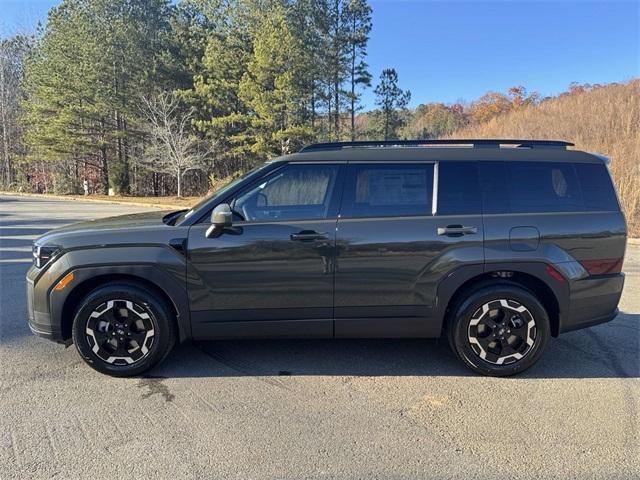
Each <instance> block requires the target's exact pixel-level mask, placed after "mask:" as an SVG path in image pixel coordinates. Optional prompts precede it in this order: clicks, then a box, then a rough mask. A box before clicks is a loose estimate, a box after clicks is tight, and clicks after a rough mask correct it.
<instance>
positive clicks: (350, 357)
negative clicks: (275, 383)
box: [151, 313, 640, 379]
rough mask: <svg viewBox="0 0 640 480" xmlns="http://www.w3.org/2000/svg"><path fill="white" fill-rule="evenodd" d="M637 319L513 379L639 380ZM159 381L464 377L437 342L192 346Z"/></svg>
mask: <svg viewBox="0 0 640 480" xmlns="http://www.w3.org/2000/svg"><path fill="white" fill-rule="evenodd" d="M639 325H640V315H638V314H626V313H621V314H620V315H619V316H618V317H617V318H616V319H615V320H614V321H612V322H611V323H609V324H605V325H601V326H597V327H592V328H590V329H586V330H581V331H576V332H571V333H567V334H564V335H562V336H560V337H559V338H555V339H551V341H550V342H549V345H548V347H547V349H546V351H545V352H544V354H543V356H542V358H541V359H540V360H539V362H538V363H537V364H536V365H534V366H533V367H532V368H531V369H529V370H528V371H526V372H524V373H522V374H521V375H519V376H518V377H517V378H531V379H536V378H538V379H545V378H637V377H640V328H639ZM151 374H152V375H154V376H161V377H174V378H176V377H237V376H278V375H287V376H289V375H293V376H305V375H324V376H374V377H375V376H468V375H475V374H474V373H473V372H471V371H470V370H468V369H467V368H466V367H465V366H464V365H462V363H461V362H460V361H459V360H458V359H457V358H456V357H455V356H454V355H453V353H452V352H451V350H450V349H449V345H448V343H447V341H446V339H444V338H440V339H432V340H431V339H408V340H405V339H391V340H244V341H218V342H195V343H191V344H186V345H183V346H181V347H179V348H178V349H176V351H175V352H174V353H173V354H172V355H171V356H170V357H169V358H168V359H167V361H166V362H165V363H164V364H162V365H161V366H159V367H157V368H155V369H154V370H153V371H152V372H151Z"/></svg>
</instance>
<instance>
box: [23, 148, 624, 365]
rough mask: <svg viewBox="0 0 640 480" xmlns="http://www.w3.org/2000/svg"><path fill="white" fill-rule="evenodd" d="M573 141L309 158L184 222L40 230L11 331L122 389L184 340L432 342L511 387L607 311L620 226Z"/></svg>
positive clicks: (151, 218) (601, 179) (139, 219)
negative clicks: (49, 345) (564, 337)
mask: <svg viewBox="0 0 640 480" xmlns="http://www.w3.org/2000/svg"><path fill="white" fill-rule="evenodd" d="M571 145H572V144H570V143H567V142H558V141H531V140H444V141H426V140H425V141H415V142H413V141H412V142H401V141H398V142H351V143H329V144H317V145H311V146H309V147H306V148H305V149H303V150H302V151H301V152H300V153H297V154H294V155H288V156H285V157H281V158H277V159H275V160H273V161H270V162H268V163H266V164H264V165H262V166H260V167H259V168H257V169H255V170H253V171H251V172H249V173H247V174H246V175H245V176H243V177H242V178H240V179H238V180H236V181H234V182H233V183H231V184H230V185H228V186H226V187H225V188H223V189H222V190H220V191H218V192H216V193H215V194H214V195H212V196H211V197H209V198H206V199H204V200H203V201H202V202H200V203H199V204H198V205H196V206H195V207H193V208H192V209H191V210H189V211H179V212H171V213H166V212H164V213H156V212H153V213H146V214H140V215H127V216H122V217H115V218H108V219H103V220H96V221H91V222H85V223H80V224H76V225H72V226H69V227H64V228H61V229H57V230H53V231H51V232H49V233H47V234H46V235H44V236H42V237H40V238H39V239H38V240H36V242H35V244H34V250H33V252H34V266H33V267H32V268H31V269H30V270H29V272H28V275H27V280H28V282H27V285H28V303H29V325H30V327H31V329H32V330H33V332H34V333H36V334H37V335H41V336H44V337H47V338H50V339H52V340H55V341H58V342H63V343H70V342H73V343H75V345H76V347H77V349H78V351H79V352H80V355H81V356H82V358H83V359H84V360H85V361H86V362H87V363H89V365H91V366H92V367H93V368H95V369H96V370H99V371H101V372H104V373H108V374H111V375H120V376H126V375H137V374H140V373H141V372H144V371H145V370H147V369H149V368H151V367H153V366H154V365H156V364H157V363H158V362H160V361H161V360H162V359H163V358H165V357H166V356H167V355H168V354H169V352H170V350H171V348H172V347H173V346H174V344H175V343H176V342H182V341H185V340H189V339H196V340H207V339H224V338H273V337H296V338H301V337H304V338H354V337H369V338H370V337H439V336H441V335H446V336H447V338H448V340H449V342H450V344H451V347H452V349H453V351H454V352H455V353H456V354H457V355H458V356H459V357H460V359H461V360H462V361H463V362H464V363H465V364H466V365H467V366H469V367H470V368H472V369H473V370H475V371H476V372H479V373H482V374H486V375H499V376H502V375H512V374H515V373H518V372H520V371H522V370H524V369H526V368H528V367H530V366H531V365H532V364H533V363H535V362H536V360H537V359H538V358H539V357H540V355H541V354H542V351H543V349H544V347H545V345H546V343H547V341H548V339H549V337H550V336H557V335H559V334H560V333H563V332H567V331H570V330H574V329H578V328H584V327H588V326H590V325H595V324H597V323H602V322H607V321H609V320H611V319H613V318H614V317H615V316H616V313H617V305H618V301H619V299H620V295H621V293H622V287H623V283H624V276H623V274H622V273H621V267H622V261H623V257H624V252H625V244H626V227H625V219H624V216H623V214H622V212H621V211H620V206H619V203H618V200H617V198H616V193H615V190H614V187H613V185H612V182H611V178H610V176H609V172H608V169H607V160H606V158H604V157H602V156H599V155H595V154H590V153H585V152H581V151H577V150H571V149H568V147H570V146H571Z"/></svg>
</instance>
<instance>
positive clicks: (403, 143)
mask: <svg viewBox="0 0 640 480" xmlns="http://www.w3.org/2000/svg"><path fill="white" fill-rule="evenodd" d="M502 145H505V146H509V147H511V148H527V149H532V148H536V149H537V148H561V149H566V148H567V147H572V146H573V145H574V144H573V143H571V142H564V141H561V140H516V139H457V138H455V139H450V138H448V139H443V140H365V141H356V142H328V143H315V144H312V145H307V146H306V147H304V148H303V149H302V150H300V153H304V152H317V151H327V150H342V149H346V148H380V147H429V146H457V147H465V146H466V147H471V148H485V147H486V148H501V146H502Z"/></svg>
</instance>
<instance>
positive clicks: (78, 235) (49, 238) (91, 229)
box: [35, 211, 171, 247]
mask: <svg viewBox="0 0 640 480" xmlns="http://www.w3.org/2000/svg"><path fill="white" fill-rule="evenodd" d="M168 213H170V211H154V212H145V213H135V214H129V215H121V216H118V217H108V218H101V219H98V220H89V221H86V222H80V223H74V224H72V225H67V226H65V227H61V228H56V229H54V230H51V231H49V232H47V233H46V234H44V235H42V236H41V237H40V238H38V239H37V240H36V242H35V243H37V244H38V245H59V246H62V247H65V246H67V247H74V246H82V245H95V244H108V243H121V244H122V243H138V242H144V243H146V242H148V241H149V239H152V235H153V233H152V232H157V231H158V230H164V229H167V228H171V227H169V226H168V225H166V224H165V223H164V222H163V221H162V218H163V217H164V216H166V215H167V214H168Z"/></svg>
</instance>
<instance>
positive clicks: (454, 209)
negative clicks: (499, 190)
mask: <svg viewBox="0 0 640 480" xmlns="http://www.w3.org/2000/svg"><path fill="white" fill-rule="evenodd" d="M437 210H438V212H437V213H438V215H465V214H475V213H480V212H481V201H480V188H479V185H478V163H477V162H440V164H439V165H438V207H437Z"/></svg>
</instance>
